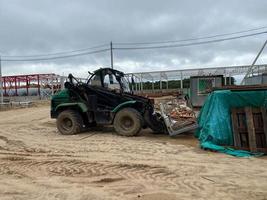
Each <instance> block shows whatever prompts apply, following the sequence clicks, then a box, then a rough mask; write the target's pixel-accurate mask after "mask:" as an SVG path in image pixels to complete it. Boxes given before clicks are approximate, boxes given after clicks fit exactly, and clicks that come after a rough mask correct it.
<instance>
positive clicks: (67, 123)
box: [61, 118, 73, 131]
mask: <svg viewBox="0 0 267 200" xmlns="http://www.w3.org/2000/svg"><path fill="white" fill-rule="evenodd" d="M72 126H73V123H72V120H71V119H70V118H64V119H63V120H62V123H61V127H62V128H63V129H64V130H65V131H69V130H70V129H71V128H72Z"/></svg>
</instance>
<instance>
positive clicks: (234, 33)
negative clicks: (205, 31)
mask: <svg viewBox="0 0 267 200" xmlns="http://www.w3.org/2000/svg"><path fill="white" fill-rule="evenodd" d="M266 28H267V26H263V27H258V28H253V29H248V30H243V31H237V32H232V33H223V34H217V35H212V36H205V37H196V38H188V39H182V40H169V41H156V42H135V43H134V42H116V43H113V44H114V45H146V44H147V45H149V44H151V45H152V44H165V43H178V42H189V41H195V40H202V39H211V38H216V37H222V36H229V35H236V34H240V33H247V32H251V31H256V30H261V29H266Z"/></svg>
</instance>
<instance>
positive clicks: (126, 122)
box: [121, 116, 134, 130]
mask: <svg viewBox="0 0 267 200" xmlns="http://www.w3.org/2000/svg"><path fill="white" fill-rule="evenodd" d="M133 125H134V120H133V119H132V118H130V117H128V116H127V117H123V118H122V119H121V128H123V129H124V130H129V129H131V128H132V127H133Z"/></svg>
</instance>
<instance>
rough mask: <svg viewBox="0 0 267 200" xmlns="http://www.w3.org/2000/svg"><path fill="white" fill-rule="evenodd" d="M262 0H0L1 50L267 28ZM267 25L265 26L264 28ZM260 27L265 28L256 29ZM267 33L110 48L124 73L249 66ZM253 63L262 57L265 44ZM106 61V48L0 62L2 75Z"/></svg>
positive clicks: (91, 66) (76, 69)
mask: <svg viewBox="0 0 267 200" xmlns="http://www.w3.org/2000/svg"><path fill="white" fill-rule="evenodd" d="M266 8H267V1H265V0H222V1H220V0H216V1H214V0H201V1H199V0H195V1H193V0H191V1H190V0H186V1H180V0H164V1H163V0H157V1H156V0H72V1H71V0H56V1H55V0H0V53H1V55H12V56H13V55H36V54H47V53H55V52H62V51H71V50H76V49H82V48H87V47H91V46H95V45H99V44H105V43H107V44H108V43H109V42H110V41H113V42H114V43H119V42H155V41H169V40H180V39H187V38H195V37H202V36H210V35H216V34H221V33H231V32H236V31H242V30H247V29H251V28H257V27H263V26H267V11H266ZM265 30H267V29H265ZM261 31H262V30H261ZM266 39H267V34H264V35H258V36H254V37H248V38H243V39H239V40H232V41H226V42H220V43H213V44H205V45H198V46H190V47H182V48H172V49H154V50H130V51H122V50H115V51H114V65H115V67H116V68H117V69H119V70H123V71H125V72H137V71H153V70H167V69H184V68H196V67H213V66H227V65H246V64H251V63H252V61H253V58H254V57H255V56H256V54H257V52H258V51H259V49H260V48H261V46H262V44H263V43H264V41H265V40H266ZM258 63H267V50H265V51H264V52H263V55H262V56H261V58H260V59H259V62H258ZM109 66H110V53H109V52H102V53H98V54H94V55H86V56H82V57H75V58H68V59H61V60H56V61H42V62H39V61H38V62H2V68H3V69H2V71H3V75H11V74H25V73H51V72H53V73H57V74H63V73H64V74H65V75H67V74H68V73H70V72H72V73H73V74H75V75H78V76H84V77H85V76H86V73H87V71H88V70H90V71H92V70H95V69H97V68H99V67H109Z"/></svg>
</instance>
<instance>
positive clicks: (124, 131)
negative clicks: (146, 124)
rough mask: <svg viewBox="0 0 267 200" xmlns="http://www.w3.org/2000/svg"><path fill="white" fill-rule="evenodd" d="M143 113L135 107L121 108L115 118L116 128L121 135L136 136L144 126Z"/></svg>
mask: <svg viewBox="0 0 267 200" xmlns="http://www.w3.org/2000/svg"><path fill="white" fill-rule="evenodd" d="M142 122H143V118H142V116H141V114H140V113H139V112H138V111H137V110H135V109H133V108H124V109H122V110H120V111H119V112H118V113H117V114H116V116H115V119H114V123H113V125H114V128H115V130H116V132H117V133H118V134H119V135H122V136H128V137H129V136H136V135H138V133H139V132H140V130H141V128H142V126H143V123H142Z"/></svg>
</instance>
